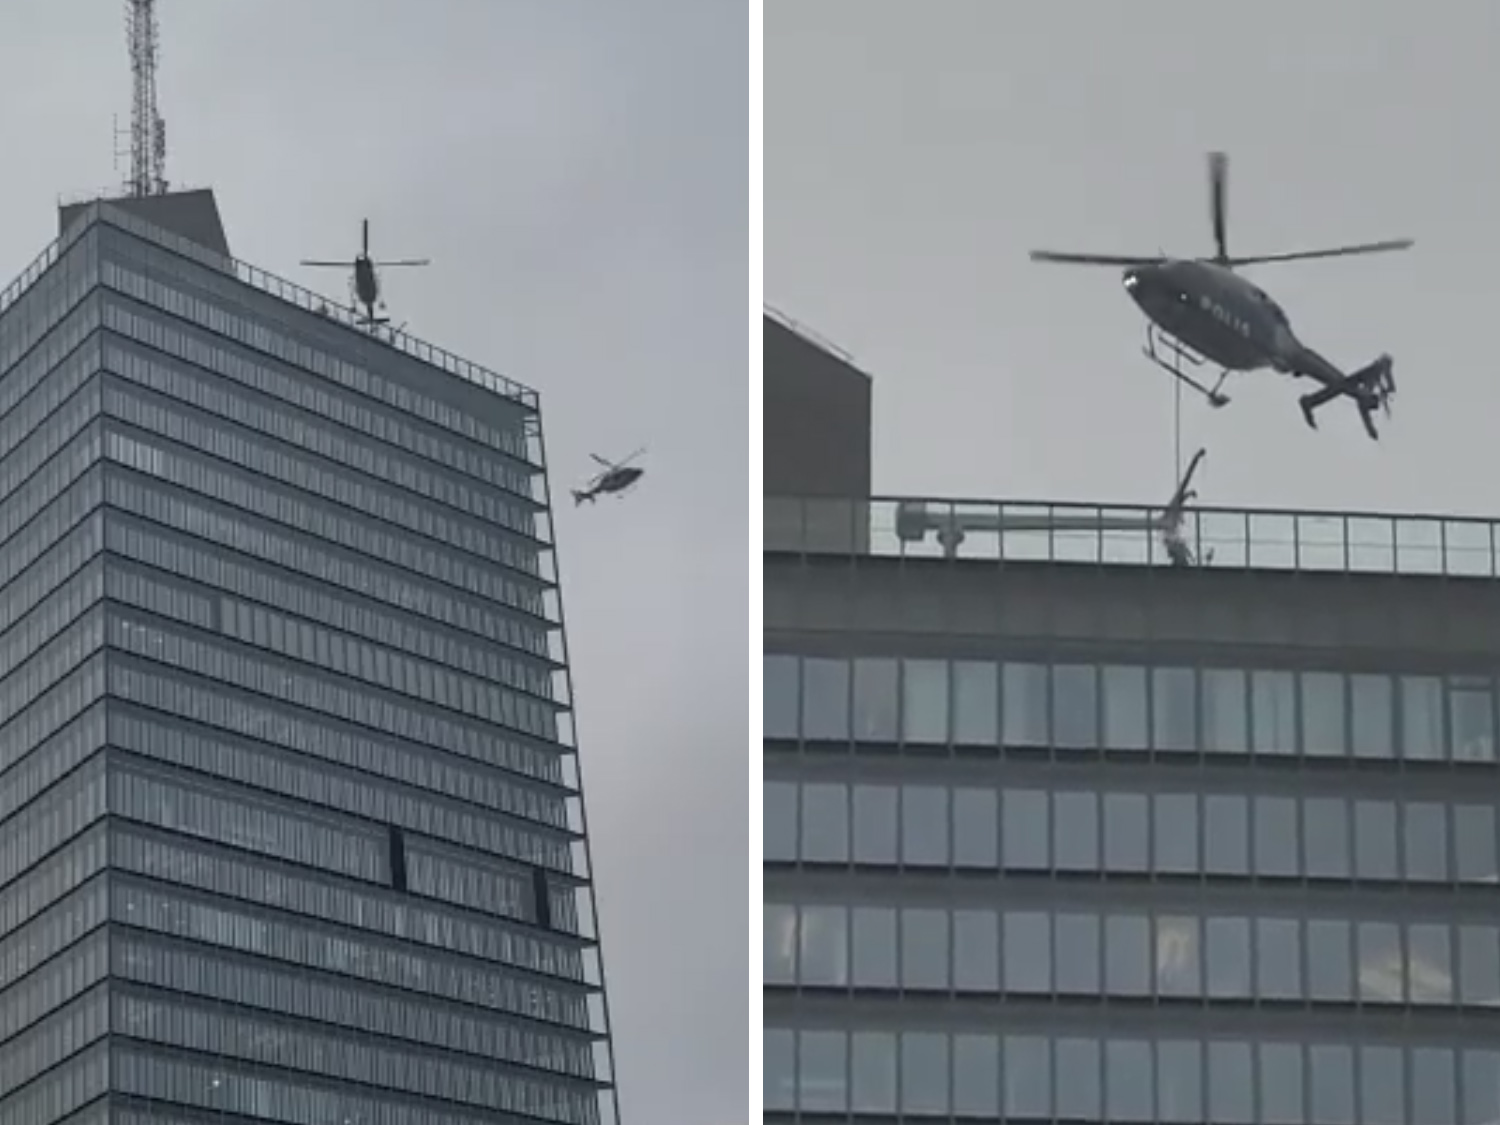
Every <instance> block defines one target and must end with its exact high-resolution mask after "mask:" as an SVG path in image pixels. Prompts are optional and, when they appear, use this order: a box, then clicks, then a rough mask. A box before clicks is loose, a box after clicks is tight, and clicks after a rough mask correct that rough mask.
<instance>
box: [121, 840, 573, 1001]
mask: <svg viewBox="0 0 1500 1125" xmlns="http://www.w3.org/2000/svg"><path fill="white" fill-rule="evenodd" d="M187 843H188V842H187V841H182V842H181V843H179V842H177V841H168V840H165V839H162V838H159V837H153V836H151V835H147V834H143V833H138V832H117V833H116V834H115V835H113V836H112V837H111V839H110V862H111V863H112V864H113V865H115V866H118V867H123V868H125V869H126V870H129V871H134V872H136V873H137V874H140V875H145V876H148V877H149V878H153V879H161V880H163V881H165V882H170V883H180V884H183V885H184V886H189V887H195V888H197V889H199V890H203V891H209V892H212V893H214V894H220V895H229V896H231V897H233V898H237V899H241V900H243V901H244V902H250V903H259V904H261V905H262V906H269V907H274V908H276V909H278V910H287V911H291V912H292V913H295V914H302V915H305V916H307V917H309V918H320V919H322V920H324V921H327V922H333V923H336V924H338V925H342V926H353V927H355V928H357V929H364V930H372V931H375V932H377V933H381V934H385V935H388V936H390V937H396V938H402V939H404V940H406V941H414V942H419V943H421V944H423V945H428V946H434V947H436V948H438V949H444V950H449V951H451V952H453V953H457V954H461V955H464V956H468V957H477V958H480V959H481V960H485V961H495V962H499V963H501V964H506V965H514V966H515V967H517V968H521V969H526V970H529V971H530V972H533V973H540V974H543V975H546V976H553V977H560V978H563V979H566V980H572V981H581V980H583V958H582V956H581V955H580V953H579V951H578V949H577V947H576V943H575V942H565V941H554V940H552V939H550V938H549V937H547V936H546V935H544V934H541V933H538V932H537V931H535V930H534V929H531V928H522V927H514V926H508V925H506V924H504V923H503V922H502V921H501V920H499V919H494V918H487V919H484V920H482V921H481V920H479V919H475V918H471V917H470V916H468V915H467V914H465V913H463V912H461V911H456V910H449V909H445V908H444V907H443V905H442V904H441V903H437V902H433V901H430V900H427V901H418V900H413V899H412V898H410V897H409V896H405V895H398V894H396V893H395V892H390V891H387V890H385V889H384V888H381V887H375V886H360V885H348V886H346V885H344V884H341V883H333V882H329V881H328V880H326V879H320V878H317V877H315V876H313V875H311V873H309V874H308V875H303V874H299V873H298V872H297V870H296V869H295V868H293V867H290V866H288V865H285V864H276V865H272V864H269V863H265V862H262V861H259V860H255V859H250V858H248V857H243V856H238V855H235V854H234V853H232V852H225V851H222V850H219V849H212V850H210V849H209V848H205V847H202V846H184V845H186V844H187ZM540 1009H541V1005H540V1004H538V1010H540ZM538 1018H545V1017H538Z"/></svg>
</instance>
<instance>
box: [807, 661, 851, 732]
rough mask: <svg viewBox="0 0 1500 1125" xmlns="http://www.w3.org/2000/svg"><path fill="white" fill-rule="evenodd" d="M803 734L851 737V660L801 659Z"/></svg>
mask: <svg viewBox="0 0 1500 1125" xmlns="http://www.w3.org/2000/svg"><path fill="white" fill-rule="evenodd" d="M802 734H803V737H804V738H807V739H810V740H814V739H833V740H837V741H843V740H846V739H848V737H849V662H848V661H846V660H826V659H822V658H819V657H811V656H809V657H807V658H805V659H804V660H803V661H802Z"/></svg>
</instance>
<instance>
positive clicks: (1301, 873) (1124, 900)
mask: <svg viewBox="0 0 1500 1125" xmlns="http://www.w3.org/2000/svg"><path fill="white" fill-rule="evenodd" d="M772 454H773V451H772V450H770V449H768V450H767V458H768V459H769V458H770V457H771V456H772ZM766 505H767V518H766V526H767V533H766V542H765V556H764V562H765V607H766V609H765V641H764V643H765V665H764V675H765V698H764V704H765V711H764V723H765V747H764V785H765V790H764V793H765V852H764V856H763V860H764V871H765V890H764V893H765V936H764V949H763V953H764V973H765V978H764V979H765V1040H764V1049H765V1076H764V1078H765V1086H764V1094H765V1103H766V1117H765V1119H766V1121H767V1122H768V1123H772V1122H774V1123H783V1122H794V1121H803V1122H814V1121H833V1120H848V1119H851V1118H852V1119H853V1120H855V1121H859V1122H862V1123H869V1125H875V1123H882V1122H888V1121H889V1122H895V1121H898V1120H899V1121H907V1122H913V1121H944V1122H946V1121H955V1120H956V1121H973V1122H987V1121H996V1120H1005V1121H1020V1122H1028V1123H1041V1122H1054V1121H1056V1122H1064V1121H1066V1122H1077V1123H1082V1122H1105V1121H1109V1122H1131V1123H1139V1125H1146V1123H1150V1122H1176V1123H1181V1125H1191V1123H1197V1122H1218V1123H1225V1125H1252V1123H1267V1125H1300V1123H1304V1122H1306V1123H1313V1125H1455V1123H1462V1125H1495V1123H1496V1122H1500V841H1497V811H1500V755H1497V750H1496V732H1497V711H1496V699H1497V693H1496V679H1495V675H1496V671H1497V669H1500V640H1497V638H1500V585H1497V578H1500V549H1497V544H1500V523H1494V522H1491V521H1484V520H1457V519H1446V520H1445V519H1441V518H1419V517H1411V518H1405V517H1401V518H1395V517H1379V516H1356V515H1344V514H1338V513H1331V514H1317V513H1312V514H1309V513H1290V512H1271V511H1255V512H1244V511H1199V512H1193V513H1191V514H1190V516H1189V518H1188V520H1187V524H1186V535H1187V537H1188V539H1189V540H1190V541H1191V542H1192V545H1193V551H1194V555H1195V557H1196V558H1198V559H1200V560H1203V562H1202V564H1201V565H1195V566H1189V567H1179V566H1171V565H1169V560H1168V558H1167V555H1166V553H1165V552H1164V551H1162V549H1161V546H1160V544H1159V542H1157V541H1155V540H1154V537H1153V535H1152V534H1151V532H1150V530H1149V528H1150V524H1149V522H1148V518H1147V517H1148V515H1149V514H1150V513H1148V512H1147V511H1146V510H1144V509H1142V510H1134V511H1132V510H1129V509H1112V510H1109V511H1103V510H1100V509H1098V508H1093V509H1086V508H1084V507H1082V506H1078V507H1076V508H1074V509H1073V510H1071V511H1066V510H1052V509H1049V508H1048V506H1045V505H1031V506H1021V505H1014V506H1008V505H1001V504H998V503H996V504H980V503H975V502H964V503H957V502H955V503H951V504H950V503H943V504H937V503H927V504H925V505H924V504H921V503H909V502H898V501H894V500H891V501H887V500H878V499H877V500H873V501H869V500H859V501H838V500H828V499H822V500H806V501H799V500H797V499H790V498H788V499H779V500H778V499H772V498H768V499H767V500H766ZM773 514H774V518H773ZM1054 523H1056V524H1057V525H1068V527H1067V528H1066V529H1065V530H1061V531H1059V530H1051V529H1050V528H1051V527H1052V525H1053V524H1054ZM1132 524H1133V526H1134V527H1135V528H1136V529H1137V530H1135V531H1133V532H1130V531H1123V530H1120V531H1103V530H1100V529H1102V528H1105V527H1108V526H1113V527H1116V528H1124V527H1128V526H1131V525H1132ZM1091 526H1092V527H1093V528H1094V530H1086V529H1088V528H1089V527H1091ZM839 527H842V528H843V529H844V532H843V534H842V535H837V534H832V530H836V529H838V528H839ZM1011 527H1016V528H1020V529H1023V530H1017V531H1011V530H1008V529H1009V528H1011ZM965 528H967V531H965V530H964V529H965ZM850 529H858V531H859V534H854V533H852V532H851V530H850ZM933 530H938V531H939V533H940V534H939V536H938V537H936V538H937V541H936V542H935V541H934V538H935V537H934V536H933V534H932V531H933ZM851 544H854V545H855V546H854V547H852V548H851Z"/></svg>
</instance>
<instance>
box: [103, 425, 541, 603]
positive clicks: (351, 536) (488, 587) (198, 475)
mask: <svg viewBox="0 0 1500 1125" xmlns="http://www.w3.org/2000/svg"><path fill="white" fill-rule="evenodd" d="M107 448H108V450H109V458H110V460H112V461H115V462H118V463H119V464H121V465H124V466H126V467H127V468H131V469H135V470H136V471H137V472H140V473H144V474H146V475H148V476H151V477H154V478H156V479H157V480H160V481H165V482H168V483H170V484H175V485H177V486H178V487H179V488H183V489H186V490H188V491H189V492H192V493H194V494H197V495H199V496H204V497H207V498H209V499H212V500H217V501H219V502H220V503H222V504H226V505H228V506H229V507H231V508H236V509H240V510H241V511H244V512H249V513H252V514H254V515H258V516H262V517H264V518H266V519H269V520H272V521H274V522H276V523H279V524H282V525H284V526H286V527H290V528H293V529H295V530H297V531H299V532H302V533H304V534H306V533H308V532H315V533H316V534H317V535H318V536H319V537H321V538H323V539H325V540H328V541H329V542H331V543H335V544H337V545H339V546H341V547H344V548H346V549H348V550H351V551H355V552H358V553H360V554H363V555H366V556H368V557H370V558H373V559H379V560H383V561H385V562H388V563H394V564H395V565H396V566H399V567H401V568H403V569H405V570H410V571H413V572H415V573H417V574H422V575H426V576H428V577H431V578H437V579H439V580H440V581H442V582H446V583H448V584H449V585H450V586H458V587H460V588H461V589H465V590H469V591H471V592H473V593H476V594H479V595H481V596H483V597H486V598H489V599H491V600H492V601H495V602H499V603H501V604H503V605H506V606H509V607H511V608H512V609H518V610H520V611H521V612H523V613H528V614H530V615H531V616H532V617H535V618H537V620H538V622H539V623H540V622H541V621H543V620H546V613H547V607H546V602H545V600H544V599H543V597H542V593H541V590H540V589H538V588H537V587H536V586H535V585H533V584H532V583H529V582H522V581H518V580H516V579H515V578H513V577H512V576H511V572H510V571H504V570H501V569H499V568H498V567H494V566H484V565H483V564H481V563H480V562H479V561H478V560H477V559H475V561H473V562H469V561H468V559H467V558H466V557H465V556H464V555H463V554H461V553H460V552H458V551H454V550H452V549H450V548H446V547H441V546H439V545H438V544H437V543H436V542H434V541H431V540H423V539H422V538H421V537H419V536H416V535H413V534H411V533H407V532H401V533H398V532H397V531H396V530H394V529H393V530H386V528H385V527H384V525H382V524H380V523H378V522H376V521H373V520H370V519H368V518H355V516H354V514H353V513H352V512H351V513H348V514H345V513H344V512H342V511H341V510H340V509H339V508H338V507H337V506H335V505H332V504H327V503H323V502H321V501H319V502H316V503H315V502H313V501H312V500H310V499H309V498H308V496H309V494H307V493H300V494H299V493H298V492H296V491H295V490H292V489H287V488H282V487H280V486H276V485H273V484H271V482H269V481H265V482H262V483H257V482H256V481H255V480H254V479H253V478H252V477H250V476H249V475H248V474H246V473H243V472H239V471H229V468H228V466H224V465H223V463H222V462H215V461H214V460H212V459H211V458H208V457H203V456H199V455H196V454H191V453H188V452H186V451H184V452H177V451H176V450H173V449H170V448H169V447H168V446H167V445H166V444H165V443H161V442H153V441H147V440H145V439H144V438H143V437H142V436H141V435H140V433H139V432H137V433H136V434H132V435H126V434H124V433H122V432H119V431H118V430H115V429H113V428H111V429H110V430H109V433H108V441H107ZM221 466H223V467H221ZM110 484H111V490H110V503H111V504H118V505H119V506H120V507H123V508H126V509H128V510H130V511H133V512H139V514H141V515H144V516H147V517H148V518H152V519H160V520H162V522H165V523H169V524H172V521H171V520H170V519H168V518H166V513H163V515H158V514H157V512H156V511H154V510H152V509H151V508H148V507H143V503H144V502H145V496H146V495H151V494H154V495H155V496H157V497H159V498H160V501H165V500H166V498H167V494H166V493H163V492H161V491H160V490H159V489H155V488H145V487H142V486H141V484H139V483H137V482H133V481H128V480H126V479H120V478H111V481H110ZM122 486H124V487H122ZM132 486H133V491H134V492H135V494H136V496H135V497H132V496H131V487H132ZM116 496H118V497H119V498H118V499H116ZM160 501H159V502H158V503H159V504H160ZM220 522H223V523H229V524H231V525H232V524H233V523H235V522H236V521H235V520H223V519H222V518H221V519H214V518H213V517H209V518H207V519H204V518H203V517H202V516H199V517H198V518H197V519H196V520H194V522H193V524H191V525H189V526H187V527H184V528H183V530H187V531H191V532H194V533H195V534H200V535H203V536H204V537H205V538H211V539H215V541H216V542H220V543H223V544H224V545H225V546H233V547H234V548H235V549H240V548H239V546H238V544H236V543H234V540H233V538H222V537H220V538H215V537H214V536H213V535H212V534H211V533H210V532H209V531H208V526H209V525H211V524H214V523H220ZM172 526H179V527H180V526H182V525H181V524H172ZM243 536H244V533H241V535H240V536H235V537H234V538H241V537H243ZM254 553H261V552H254Z"/></svg>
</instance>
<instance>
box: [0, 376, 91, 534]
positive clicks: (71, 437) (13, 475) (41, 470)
mask: <svg viewBox="0 0 1500 1125" xmlns="http://www.w3.org/2000/svg"><path fill="white" fill-rule="evenodd" d="M74 401H75V402H83V401H84V400H82V399H75V400H74ZM67 421H68V422H69V423H70V424H71V428H70V427H68V426H64V425H63V424H62V420H59V424H58V425H57V426H43V427H42V429H41V430H40V431H39V432H38V433H37V434H35V435H34V436H33V437H32V438H29V439H28V441H27V442H26V443H25V444H23V445H22V446H20V447H19V448H17V449H14V450H12V451H11V452H10V454H9V455H8V456H7V457H5V458H4V459H3V460H0V496H3V497H5V500H4V502H3V503H0V543H4V542H5V541H6V540H8V539H10V537H11V536H13V535H15V533H16V532H18V531H20V530H21V529H22V528H23V527H25V526H26V525H27V524H28V523H30V522H31V519H32V517H34V516H35V515H36V514H37V513H38V512H40V511H41V510H42V509H43V508H44V507H46V506H47V504H49V503H51V501H52V500H53V499H54V498H55V497H56V496H57V494H58V493H59V492H61V491H62V490H63V489H64V488H65V487H67V486H68V485H70V484H72V483H73V481H75V480H77V479H78V478H79V477H81V476H83V474H84V473H85V472H87V471H88V469H89V467H90V466H92V465H93V464H94V463H95V462H96V461H98V460H99V458H100V456H101V454H102V453H103V451H104V437H103V431H102V430H101V428H100V426H99V424H98V422H97V421H94V422H93V423H91V422H90V421H89V416H88V415H87V414H86V413H83V412H80V413H79V414H76V415H74V416H73V417H72V418H70V419H67Z"/></svg>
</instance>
